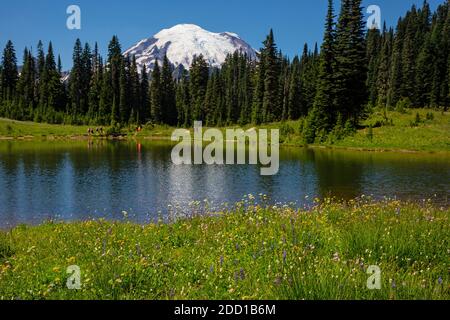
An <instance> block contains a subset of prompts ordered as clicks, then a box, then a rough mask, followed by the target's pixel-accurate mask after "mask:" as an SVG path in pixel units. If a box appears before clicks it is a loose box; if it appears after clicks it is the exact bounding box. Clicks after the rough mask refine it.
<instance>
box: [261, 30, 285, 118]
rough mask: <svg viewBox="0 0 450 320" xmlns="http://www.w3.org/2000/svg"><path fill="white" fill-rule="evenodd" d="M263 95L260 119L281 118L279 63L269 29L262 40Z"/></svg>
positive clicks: (271, 32) (271, 31)
mask: <svg viewBox="0 0 450 320" xmlns="http://www.w3.org/2000/svg"><path fill="white" fill-rule="evenodd" d="M264 71H265V72H264V96H263V103H262V117H263V118H262V121H263V122H271V121H276V120H280V119H281V108H280V101H279V78H280V63H279V57H278V50H277V47H276V44H275V39H274V36H273V30H272V29H271V30H270V32H269V35H268V36H267V39H266V41H264Z"/></svg>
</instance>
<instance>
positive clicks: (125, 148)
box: [0, 140, 450, 228]
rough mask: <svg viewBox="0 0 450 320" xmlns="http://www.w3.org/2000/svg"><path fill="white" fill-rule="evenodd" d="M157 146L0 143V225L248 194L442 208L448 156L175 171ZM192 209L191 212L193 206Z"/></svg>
mask: <svg viewBox="0 0 450 320" xmlns="http://www.w3.org/2000/svg"><path fill="white" fill-rule="evenodd" d="M172 146H173V145H172V144H170V143H169V142H157V141H142V142H136V141H127V142H118V141H102V140H95V141H0V226H1V227H2V228H9V227H11V226H16V225H18V224H21V223H27V224H38V223H41V222H43V221H46V220H50V219H57V220H67V221H71V220H85V219H88V218H106V219H114V220H115V219H123V216H124V211H125V212H127V214H126V215H127V216H128V218H129V219H132V220H133V221H136V222H140V223H145V222H150V221H154V220H155V219H157V218H158V217H167V216H168V215H169V214H170V213H172V212H174V211H175V212H177V213H189V212H192V211H194V210H201V209H200V207H202V206H205V202H204V200H208V204H207V206H209V207H210V208H213V209H217V208H223V207H225V206H226V205H227V204H228V205H232V204H233V203H236V202H237V201H240V200H242V199H244V196H245V195H249V194H252V195H253V196H255V197H256V199H257V200H258V199H259V198H260V196H259V195H260V194H264V195H267V198H268V200H267V201H268V202H269V203H271V204H274V205H275V204H288V203H290V204H292V205H295V206H297V207H305V206H309V205H311V203H312V201H313V199H314V198H316V197H319V198H323V197H328V196H334V197H338V198H340V199H353V198H355V197H360V196H361V195H365V196H372V197H374V198H375V199H382V198H383V197H389V198H398V199H401V200H414V201H422V200H423V199H431V201H433V202H434V203H435V204H436V205H439V206H445V207H447V206H448V205H449V199H448V196H449V193H450V157H449V156H448V155H445V154H406V153H405V154H403V153H374V152H357V151H337V150H326V149H308V148H288V147H284V148H283V147H282V148H281V150H280V170H279V173H278V174H277V175H275V176H261V175H260V168H259V167H258V166H252V165H231V166H230V165H228V166H218V165H215V166H207V165H198V166H186V165H181V166H176V165H174V164H172V162H171V150H172ZM196 202H200V203H201V205H200V206H199V204H198V203H196Z"/></svg>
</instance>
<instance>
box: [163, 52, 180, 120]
mask: <svg viewBox="0 0 450 320" xmlns="http://www.w3.org/2000/svg"><path fill="white" fill-rule="evenodd" d="M172 74H173V70H172V66H171V64H170V62H169V59H168V58H167V56H166V55H165V56H164V59H163V66H162V70H161V106H162V121H163V122H164V123H166V124H169V125H172V126H173V125H176V124H177V120H178V115H177V107H176V101H175V84H174V81H173V76H172Z"/></svg>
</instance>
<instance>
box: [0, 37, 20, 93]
mask: <svg viewBox="0 0 450 320" xmlns="http://www.w3.org/2000/svg"><path fill="white" fill-rule="evenodd" d="M1 69H2V73H1V76H2V80H1V82H2V92H1V96H2V99H3V100H12V98H13V97H14V94H15V90H16V85H17V80H18V78H19V75H18V72H17V58H16V51H15V49H14V45H13V43H12V42H11V41H10V40H9V41H8V42H7V43H6V46H5V49H4V50H3V56H2V67H1Z"/></svg>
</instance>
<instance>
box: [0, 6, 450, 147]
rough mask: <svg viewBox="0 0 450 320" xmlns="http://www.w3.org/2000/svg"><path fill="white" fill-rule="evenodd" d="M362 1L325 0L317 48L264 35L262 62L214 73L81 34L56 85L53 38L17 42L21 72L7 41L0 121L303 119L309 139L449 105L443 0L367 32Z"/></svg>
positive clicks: (231, 63)
mask: <svg viewBox="0 0 450 320" xmlns="http://www.w3.org/2000/svg"><path fill="white" fill-rule="evenodd" d="M361 2H362V0H342V3H341V8H340V13H339V14H338V15H335V11H334V8H333V2H332V1H331V0H329V5H328V13H327V17H326V21H325V34H324V39H323V43H322V46H321V49H320V50H319V48H318V47H317V45H316V47H315V48H308V46H307V45H305V46H304V48H303V53H302V54H301V55H300V56H296V57H294V58H293V59H292V60H290V59H289V58H288V57H286V56H284V55H283V53H282V51H281V50H279V49H278V48H277V45H276V42H275V36H274V33H273V32H272V31H270V33H269V35H268V36H267V38H266V40H265V41H264V42H263V47H262V48H261V49H260V52H259V59H258V60H257V61H252V60H250V59H249V58H248V57H246V56H245V55H242V54H241V53H239V52H236V53H234V54H233V55H230V56H228V58H227V60H226V62H225V63H224V64H223V66H222V68H220V69H211V68H209V67H208V65H207V63H206V61H205V60H204V59H203V57H202V56H198V57H195V59H194V62H193V64H192V66H191V67H190V69H189V70H188V71H186V72H185V73H184V74H182V75H181V76H179V77H177V78H174V76H173V66H172V65H171V64H170V62H169V60H168V59H167V57H165V59H164V62H163V63H162V65H158V64H156V67H155V68H154V70H153V71H152V72H148V70H146V69H145V67H143V69H142V70H138V69H137V65H136V61H135V58H134V57H130V56H128V57H124V56H123V55H122V48H121V45H120V43H119V40H118V38H117V37H116V36H114V37H113V38H112V40H111V42H110V43H109V46H108V55H107V57H106V59H104V58H102V57H101V56H100V54H99V50H98V45H97V44H95V46H94V48H93V49H92V47H91V46H90V45H89V44H88V43H86V44H84V45H83V44H82V43H81V41H80V40H77V41H76V43H75V47H74V51H73V68H72V70H71V71H70V76H69V77H66V79H68V80H67V81H62V78H63V77H62V76H63V72H62V66H61V59H60V58H59V57H58V58H56V56H55V54H54V50H53V46H52V43H49V44H48V49H47V50H46V52H45V51H44V46H43V44H42V42H39V44H38V45H37V55H36V56H35V55H34V54H33V52H32V50H29V49H27V48H26V49H25V50H24V55H23V57H24V58H23V63H22V66H21V68H20V70H19V69H18V67H17V64H18V63H17V59H16V54H15V49H14V46H13V43H12V42H11V41H9V42H8V43H7V44H6V47H5V49H4V52H3V56H2V61H1V65H0V116H1V117H7V118H11V119H18V120H31V121H36V122H48V123H65V124H89V125H112V126H114V127H120V126H125V125H129V124H133V125H135V124H144V125H145V124H149V123H151V124H167V125H171V126H185V127H187V126H190V125H191V124H192V123H193V121H194V120H199V121H200V120H202V121H204V123H205V124H206V125H207V126H225V125H232V124H239V125H246V124H255V125H258V124H263V123H269V122H276V121H284V120H297V119H303V121H302V129H301V130H303V133H304V136H305V137H306V140H307V141H310V142H313V141H315V140H321V139H324V138H325V137H326V136H327V135H328V134H330V133H332V134H335V135H337V136H340V135H345V134H346V133H348V132H351V131H352V130H354V129H356V128H357V126H358V124H359V123H360V120H361V119H364V118H365V117H366V116H367V114H368V113H370V112H371V111H372V110H373V109H374V108H381V109H399V110H401V109H405V108H411V107H429V108H442V109H447V108H448V107H449V105H450V88H449V79H450V54H449V52H450V14H449V10H450V1H449V0H447V1H446V2H445V3H444V4H442V5H440V6H439V7H438V8H437V10H436V11H435V12H432V11H431V10H430V6H429V4H428V3H427V2H426V1H425V2H424V4H423V6H422V7H421V8H416V7H415V6H413V7H412V8H411V10H409V11H408V12H407V14H406V15H405V16H404V17H402V18H400V19H399V21H398V24H397V27H396V29H395V30H394V29H393V28H390V29H388V28H387V27H386V26H384V27H383V28H381V30H380V29H378V28H373V29H370V30H367V28H366V22H365V19H364V11H363V8H362V6H361Z"/></svg>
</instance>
